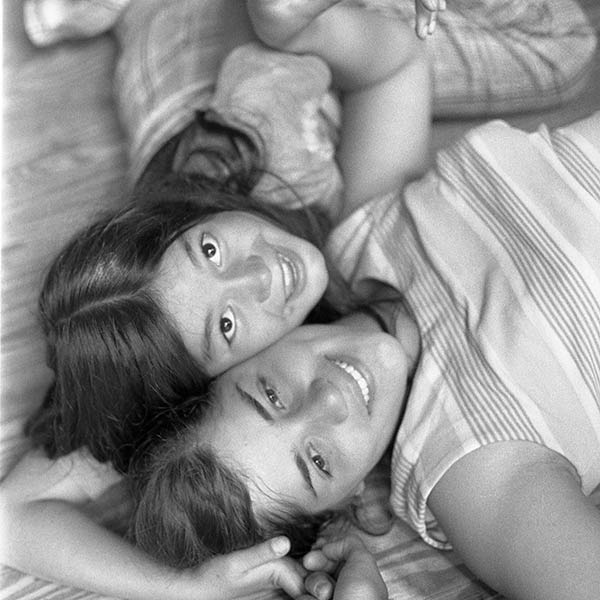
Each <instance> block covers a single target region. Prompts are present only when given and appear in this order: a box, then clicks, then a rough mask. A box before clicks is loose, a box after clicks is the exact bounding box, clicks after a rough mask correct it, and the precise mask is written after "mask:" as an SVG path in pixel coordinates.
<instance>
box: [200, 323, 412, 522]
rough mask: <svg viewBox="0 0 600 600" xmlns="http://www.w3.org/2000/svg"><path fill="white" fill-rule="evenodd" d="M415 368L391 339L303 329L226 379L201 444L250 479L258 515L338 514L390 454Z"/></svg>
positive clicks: (338, 329) (330, 328)
mask: <svg viewBox="0 0 600 600" xmlns="http://www.w3.org/2000/svg"><path fill="white" fill-rule="evenodd" d="M408 368H409V365H408V358H407V355H406V353H405V352H404V350H403V349H402V347H401V345H400V344H399V343H398V341H397V340H396V339H395V338H394V337H392V336H390V335H388V334H385V333H381V332H365V331H356V330H354V329H350V328H349V327H347V326H345V325H343V324H341V325H340V324H337V323H336V324H335V325H307V326H303V327H299V328H298V329H296V330H294V331H293V332H291V333H289V334H288V335H287V336H285V337H284V338H282V339H281V340H280V341H278V342H277V343H276V344H274V345H273V346H271V347H269V348H267V349H266V350H264V351H263V352H261V353H260V354H258V355H256V356H254V357H252V358H251V359H249V360H248V361H246V362H245V363H243V364H241V365H238V366H236V367H233V368H232V369H230V370H229V371H228V372H227V373H225V374H224V375H222V376H221V377H219V379H218V380H217V382H216V384H215V385H216V388H215V394H216V397H215V404H214V409H213V412H212V414H211V415H210V416H208V417H207V419H206V420H205V421H204V422H203V423H202V425H201V426H200V429H199V437H200V439H201V440H202V441H203V442H207V443H208V444H209V445H210V446H211V447H212V448H213V449H214V450H215V451H216V453H217V454H218V456H220V457H221V459H222V460H224V461H225V462H226V463H227V464H229V465H230V466H232V467H233V468H234V469H235V470H237V471H238V472H241V473H243V475H244V477H245V478H247V481H248V482H250V483H249V490H250V495H251V497H252V501H253V506H254V509H255V510H256V511H257V512H258V513H260V512H263V511H265V512H266V511H269V509H270V508H272V507H273V506H274V505H277V504H278V503H279V502H280V501H282V500H283V501H284V502H285V501H287V502H291V503H293V504H294V505H295V506H299V507H301V508H302V509H303V510H304V511H306V512H309V513H318V512H320V511H322V510H327V509H331V508H335V507H338V506H340V505H341V504H343V503H344V502H346V501H347V500H348V498H349V497H351V496H352V495H353V494H355V493H356V492H357V491H358V490H359V489H360V486H361V483H362V481H363V479H364V478H365V477H366V475H367V474H368V473H369V472H370V471H371V469H372V468H373V467H374V466H375V465H376V464H377V462H378V461H379V460H380V458H381V457H382V455H383V453H384V452H385V450H386V448H387V446H388V445H389V443H390V441H391V439H392V437H393V435H394V433H395V431H396V428H397V425H398V419H399V415H400V412H401V409H402V405H403V400H404V394H405V390H406V380H407V373H408Z"/></svg>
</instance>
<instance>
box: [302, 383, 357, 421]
mask: <svg viewBox="0 0 600 600" xmlns="http://www.w3.org/2000/svg"><path fill="white" fill-rule="evenodd" d="M306 402H307V404H308V406H309V410H310V411H311V412H312V414H313V417H314V418H315V419H318V420H320V421H321V422H324V423H329V424H332V425H336V424H340V423H343V422H344V421H345V420H346V419H347V418H348V405H347V403H346V399H345V398H344V395H343V394H342V392H341V391H340V390H339V389H338V388H337V387H336V386H335V385H333V384H332V383H331V382H330V381H327V379H317V380H316V381H314V382H313V383H312V385H311V387H310V390H309V391H308V395H307V399H306Z"/></svg>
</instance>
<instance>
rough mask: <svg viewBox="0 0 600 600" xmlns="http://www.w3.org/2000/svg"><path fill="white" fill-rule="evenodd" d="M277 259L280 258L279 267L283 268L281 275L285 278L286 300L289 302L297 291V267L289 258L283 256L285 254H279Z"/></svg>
mask: <svg viewBox="0 0 600 600" xmlns="http://www.w3.org/2000/svg"><path fill="white" fill-rule="evenodd" d="M277 257H278V258H279V265H280V266H281V273H282V276H283V290H284V294H285V299H286V300H289V299H290V297H291V296H292V294H293V293H294V290H295V289H296V280H297V278H296V269H295V265H294V263H292V262H291V261H290V260H289V259H288V258H287V257H285V256H283V254H279V253H277Z"/></svg>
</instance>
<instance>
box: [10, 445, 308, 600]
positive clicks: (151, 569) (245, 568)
mask: <svg viewBox="0 0 600 600" xmlns="http://www.w3.org/2000/svg"><path fill="white" fill-rule="evenodd" d="M64 475H65V469H63V468H62V467H61V464H60V462H57V461H51V460H48V459H46V458H44V457H43V456H41V455H39V454H37V455H36V456H34V457H33V458H32V456H31V455H30V456H29V457H27V460H25V461H23V462H22V463H21V464H19V465H17V467H16V468H15V469H14V470H13V471H12V472H11V473H9V475H8V476H7V478H6V479H5V480H3V482H2V484H1V485H0V494H1V509H2V525H3V532H2V533H3V535H2V539H3V544H2V551H1V556H0V559H1V560H2V562H3V563H4V564H7V565H9V566H12V567H14V568H17V569H19V570H22V571H25V572H28V573H31V574H33V575H36V576H38V577H41V578H44V579H49V580H52V581H57V582H59V583H64V584H66V585H70V586H74V587H79V588H83V589H87V590H90V591H94V592H97V593H101V594H106V595H110V596H118V597H126V598H131V599H147V598H157V599H161V600H167V599H169V598H176V599H178V600H183V599H185V598H194V599H197V598H205V599H207V600H210V599H215V600H217V599H229V598H244V597H247V596H250V595H252V594H253V593H256V592H257V591H261V590H267V589H273V588H283V589H284V590H286V592H288V593H289V594H291V595H298V594H300V593H301V592H302V590H303V589H304V588H303V583H302V578H303V575H304V572H303V570H302V569H301V568H299V566H298V565H297V563H296V561H293V560H291V559H289V558H282V557H284V555H285V554H286V553H287V551H288V549H289V542H287V540H285V538H277V539H278V540H279V541H281V542H283V547H282V548H277V547H275V546H274V543H273V542H274V540H270V541H268V542H264V543H263V544H260V545H257V546H255V547H253V548H250V549H248V550H242V551H239V552H234V553H232V554H229V555H226V556H221V557H217V558H216V559H213V560H210V561H207V562H206V563H204V564H202V565H200V566H199V567H198V568H194V569H187V570H183V571H177V570H175V569H171V568H168V567H165V566H163V565H160V564H158V563H157V562H155V561H154V560H153V559H151V558H150V557H149V556H147V555H146V554H144V553H143V552H141V551H140V550H138V549H137V548H135V547H134V546H133V545H131V544H129V543H128V542H127V541H126V540H124V539H123V538H121V537H120V536H118V535H116V534H114V533H112V532H110V531H109V530H108V529H105V528H104V527H102V526H100V525H97V524H96V523H95V522H94V521H92V520H91V519H90V518H89V517H87V516H86V515H85V514H84V513H83V512H82V511H81V510H80V509H79V508H78V505H77V502H78V501H80V500H81V499H82V494H81V490H80V488H79V486H78V485H77V483H76V482H75V481H73V480H70V479H69V477H68V475H67V477H65V476H64Z"/></svg>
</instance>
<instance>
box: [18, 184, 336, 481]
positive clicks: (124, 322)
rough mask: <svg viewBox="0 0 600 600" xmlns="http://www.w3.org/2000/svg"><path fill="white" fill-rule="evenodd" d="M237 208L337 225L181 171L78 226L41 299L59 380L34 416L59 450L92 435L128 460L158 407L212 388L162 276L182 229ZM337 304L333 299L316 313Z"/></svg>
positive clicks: (95, 446)
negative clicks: (167, 305)
mask: <svg viewBox="0 0 600 600" xmlns="http://www.w3.org/2000/svg"><path fill="white" fill-rule="evenodd" d="M228 210H244V211H249V212H252V213H255V214H257V215H260V216H263V217H265V218H267V219H270V220H271V221H273V222H274V223H276V224H277V225H279V226H280V227H282V228H283V229H285V230H287V231H289V232H290V233H292V234H295V235H298V236H301V237H303V238H305V239H308V240H309V241H311V242H312V243H314V244H315V245H316V246H317V247H320V248H321V247H322V246H323V241H324V238H325V236H326V234H327V232H328V223H327V221H326V219H325V218H324V217H323V216H322V215H320V214H318V213H317V212H316V211H314V210H311V211H308V210H297V211H292V210H286V209H280V208H277V207H274V206H269V205H266V204H265V203H263V202H261V201H260V200H259V199H253V198H252V197H251V196H249V195H248V194H246V193H242V192H240V191H239V190H235V189H227V186H222V185H219V186H215V184H214V183H212V182H210V181H208V180H206V179H205V178H203V177H201V176H195V175H176V174H169V175H167V176H163V177H162V178H160V179H158V180H153V181H152V184H151V185H139V186H138V187H137V189H136V190H135V191H134V193H133V197H132V199H131V203H129V204H128V205H127V206H126V207H124V208H122V209H120V210H116V211H114V212H111V213H109V214H107V215H105V216H103V217H101V218H99V219H98V220H97V221H96V222H95V223H93V224H92V225H90V226H89V227H87V228H86V229H85V230H84V231H83V232H81V233H79V234H78V235H76V236H75V237H74V239H73V240H72V241H71V242H70V243H69V244H67V246H66V247H65V248H64V249H63V250H62V251H61V252H60V254H59V255H58V257H57V258H56V259H55V260H54V262H53V263H52V265H51V267H50V269H49V271H48V273H47V276H46V278H45V281H44V283H43V289H42V292H41V295H40V298H39V311H40V315H41V321H42V327H43V331H44V333H45V336H46V339H47V362H48V365H49V366H50V368H51V369H52V370H53V371H54V376H55V380H54V383H53V384H52V385H51V387H50V388H49V390H48V392H47V394H46V397H45V399H44V402H43V404H42V406H41V408H40V409H39V410H38V411H37V412H36V413H35V414H34V415H33V417H32V418H31V420H30V421H29V423H28V424H27V426H26V432H27V433H28V434H29V435H30V436H31V438H32V439H33V441H34V443H35V444H36V445H40V446H42V447H43V448H44V449H45V450H46V452H47V453H48V455H49V456H51V457H54V456H59V455H63V454H67V453H69V452H71V451H73V450H75V449H77V448H80V447H82V446H87V447H88V448H89V450H90V452H91V454H92V455H93V456H94V457H95V458H96V459H98V460H99V461H103V462H104V461H111V462H112V463H113V464H114V466H115V467H116V468H117V469H118V470H120V471H122V472H126V471H127V468H128V464H129V461H130V458H131V455H132V452H133V451H134V449H135V447H136V446H137V445H138V443H139V442H140V440H141V439H142V438H143V437H144V436H145V430H146V429H149V428H151V427H152V423H153V420H154V418H155V416H156V415H157V414H159V413H161V412H163V411H165V410H167V409H169V407H171V406H172V405H174V404H177V403H178V402H179V401H180V399H181V398H185V397H189V396H191V395H196V394H201V393H202V392H203V391H204V390H205V389H206V386H207V383H208V377H207V375H206V373H204V372H203V370H202V367H201V365H199V364H198V363H197V361H195V360H194V359H193V358H192V356H191V355H190V353H189V352H188V351H187V350H186V348H185V346H184V344H183V341H182V339H181V337H180V336H179V334H178V332H177V330H176V328H175V327H174V326H173V325H172V324H171V322H170V321H169V319H168V318H167V316H166V314H165V313H164V311H163V309H162V308H161V306H160V304H159V302H158V301H157V299H156V298H155V294H154V293H153V289H152V284H153V280H154V277H155V274H156V271H157V267H158V265H159V262H160V260H161V257H162V256H163V254H164V252H165V250H166V249H167V248H168V246H169V245H170V244H171V243H172V242H173V241H174V240H175V239H176V238H177V236H179V235H181V234H182V233H183V232H184V231H186V230H187V229H189V228H190V227H192V226H194V225H195V224H196V223H198V222H200V221H202V220H203V219H206V218H208V217H209V216H210V215H212V214H215V213H218V212H223V211H228ZM330 276H331V280H332V283H333V286H334V287H336V286H339V285H343V284H340V283H339V281H340V280H339V277H338V276H337V275H336V274H335V271H334V270H332V269H330ZM336 282H337V283H336ZM338 297H343V295H340V294H339V292H338ZM336 314H337V310H336V309H335V308H334V306H333V304H332V303H331V302H329V301H328V300H327V299H324V300H323V301H322V302H321V303H320V304H319V305H318V306H317V307H316V309H315V310H314V311H313V313H312V315H311V317H310V320H315V321H322V320H330V319H331V318H333V317H334V316H335V315H336Z"/></svg>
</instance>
